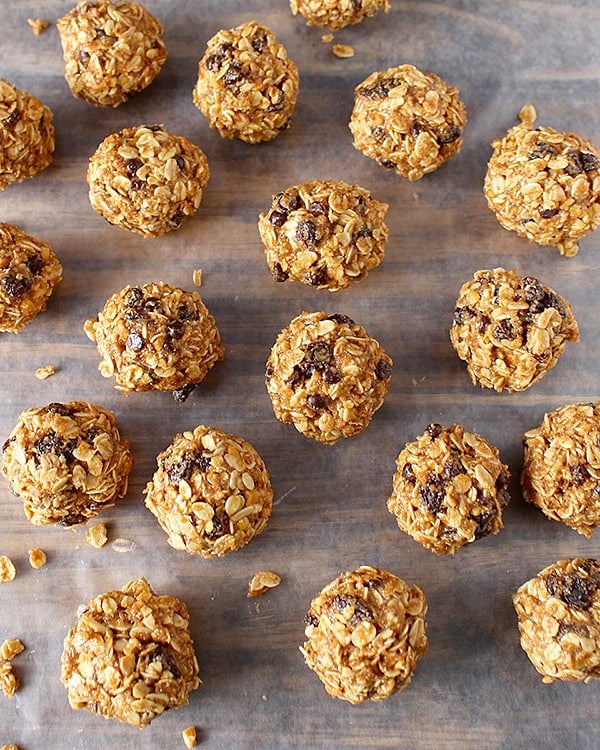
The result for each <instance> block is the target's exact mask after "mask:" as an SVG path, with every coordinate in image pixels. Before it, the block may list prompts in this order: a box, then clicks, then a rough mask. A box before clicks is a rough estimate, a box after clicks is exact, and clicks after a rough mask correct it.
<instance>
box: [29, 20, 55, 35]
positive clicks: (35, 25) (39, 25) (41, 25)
mask: <svg viewBox="0 0 600 750" xmlns="http://www.w3.org/2000/svg"><path fill="white" fill-rule="evenodd" d="M27 23H28V24H29V25H30V26H31V30H32V31H33V33H34V34H35V35H36V36H39V35H40V34H41V33H42V31H44V30H45V29H47V28H48V26H49V25H50V24H49V22H48V21H44V19H43V18H28V19H27Z"/></svg>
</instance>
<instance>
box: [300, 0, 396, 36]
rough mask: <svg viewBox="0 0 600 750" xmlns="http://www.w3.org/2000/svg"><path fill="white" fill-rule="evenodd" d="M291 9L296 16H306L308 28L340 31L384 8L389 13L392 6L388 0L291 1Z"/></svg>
mask: <svg viewBox="0 0 600 750" xmlns="http://www.w3.org/2000/svg"><path fill="white" fill-rule="evenodd" d="M290 7H291V9H292V13H293V14H294V15H297V14H298V13H300V14H301V15H302V16H304V18H305V19H306V25H307V26H326V27H327V28H329V29H331V30H332V31H338V30H339V29H343V28H344V27H345V26H351V25H353V24H356V23H360V22H361V21H362V20H363V18H368V17H370V16H374V15H375V14H376V13H377V12H378V11H379V10H381V9H382V8H383V10H384V11H385V12H386V13H387V12H388V11H389V9H390V4H389V2H388V0H359V2H356V0H290Z"/></svg>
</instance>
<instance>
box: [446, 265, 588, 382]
mask: <svg viewBox="0 0 600 750" xmlns="http://www.w3.org/2000/svg"><path fill="white" fill-rule="evenodd" d="M450 340H451V342H452V345H453V347H454V349H455V350H456V353H457V354H458V356H459V357H460V358H461V359H462V360H464V361H465V362H466V363H467V372H468V373H469V375H470V377H471V380H472V381H473V383H474V384H475V385H477V386H479V387H480V388H493V389H494V390H496V391H502V390H507V391H523V390H525V389H526V388H529V386H531V385H533V384H534V383H536V382H537V381H538V380H541V378H543V377H544V375H546V373H547V372H548V371H549V370H551V369H552V368H553V367H554V366H555V365H556V363H557V362H558V360H559V358H560V357H561V355H562V353H563V352H564V350H565V346H566V344H567V342H569V341H578V340H579V328H578V326H577V321H576V320H575V318H574V317H573V311H572V309H571V305H570V304H569V303H568V302H567V300H566V299H565V298H564V297H561V295H560V294H557V293H556V292H555V291H554V290H553V289H551V288H550V287H548V286H545V285H544V284H542V283H541V282H540V281H538V279H536V278H535V277H533V276H519V275H518V274H517V273H516V272H515V271H513V270H510V271H505V270H504V269H503V268H495V269H493V270H484V271H476V273H475V274H473V279H472V280H470V281H467V282H465V283H464V284H463V285H462V287H461V289H460V292H459V296H458V299H457V301H456V306H455V308H454V320H453V323H452V327H451V329H450Z"/></svg>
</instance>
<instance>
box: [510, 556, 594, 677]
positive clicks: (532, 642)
mask: <svg viewBox="0 0 600 750" xmlns="http://www.w3.org/2000/svg"><path fill="white" fill-rule="evenodd" d="M513 604H514V607H515V611H516V613H517V618H518V623H519V632H520V635H521V647H522V648H523V651H525V653H526V654H527V656H528V657H529V659H530V661H531V663H532V664H533V666H534V667H535V668H536V670H537V671H538V672H539V673H540V674H541V675H542V682H545V683H546V684H550V683H552V682H556V681H557V680H568V681H583V682H586V683H587V682H589V681H590V680H592V679H598V678H600V561H599V560H593V559H589V558H583V557H576V558H570V559H566V560H559V561H558V562H556V563H554V564H552V565H549V566H548V567H547V568H544V570H542V571H541V572H540V573H538V574H537V576H535V578H532V579H531V580H529V581H527V582H526V583H524V584H523V585H522V586H521V587H520V588H519V589H518V590H517V591H516V593H515V594H514V596H513Z"/></svg>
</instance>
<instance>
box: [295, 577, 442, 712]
mask: <svg viewBox="0 0 600 750" xmlns="http://www.w3.org/2000/svg"><path fill="white" fill-rule="evenodd" d="M426 613H427V601H426V599H425V595H424V594H423V592H422V591H421V589H420V588H419V587H418V586H414V585H413V586H409V585H408V584H407V583H405V581H403V580H402V579H401V578H398V577H397V576H395V575H393V574H392V573H388V572H387V571H386V570H381V569H378V568H373V567H371V566H368V565H363V566H361V567H360V568H358V569H356V570H351V571H348V572H345V573H342V574H341V575H340V576H339V577H338V578H336V579H335V580H334V581H332V582H331V583H330V584H328V585H327V586H325V588H324V589H323V590H322V591H321V592H320V593H319V594H318V595H317V596H316V597H315V598H314V599H313V600H312V602H311V604H310V609H309V610H308V613H307V614H306V617H305V618H304V622H305V625H306V629H305V635H306V641H305V642H304V644H303V646H302V647H301V649H300V650H301V652H302V654H303V656H304V659H305V661H306V664H307V666H308V667H309V668H310V669H312V670H314V671H315V672H316V673H317V675H318V677H319V679H320V680H321V682H322V683H323V684H324V686H325V689H326V690H327V692H328V693H329V695H331V696H332V697H333V698H341V699H342V700H346V701H349V702H350V703H354V704H357V703H362V702H363V701H366V700H373V701H381V700H385V699H386V698H389V697H390V696H391V695H392V694H393V693H395V692H397V691H399V690H402V689H403V688H405V687H406V686H407V685H408V684H409V683H410V681H411V680H412V677H413V674H414V671H415V667H416V664H417V661H418V660H419V659H420V658H421V657H423V656H425V654H426V653H427V649H428V645H429V644H428V641H427V636H426V634H425V615H426Z"/></svg>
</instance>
